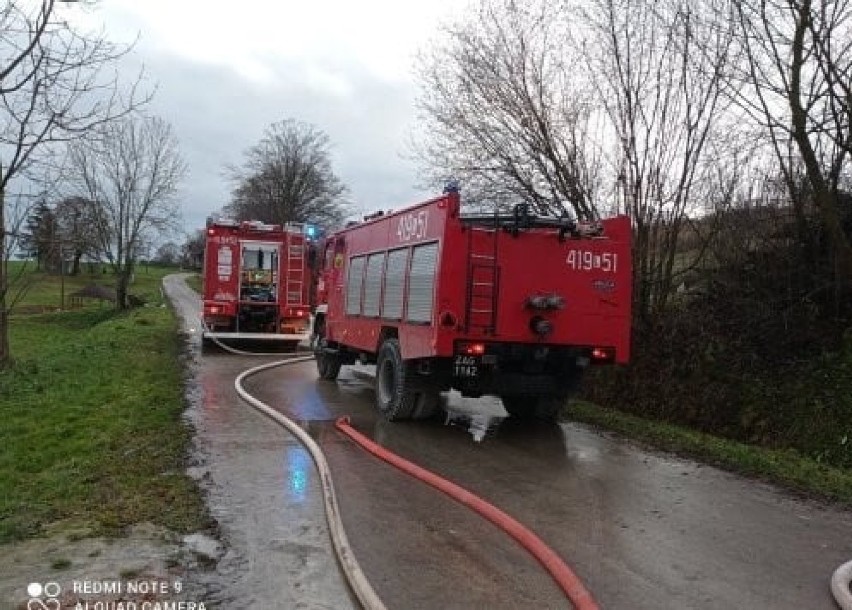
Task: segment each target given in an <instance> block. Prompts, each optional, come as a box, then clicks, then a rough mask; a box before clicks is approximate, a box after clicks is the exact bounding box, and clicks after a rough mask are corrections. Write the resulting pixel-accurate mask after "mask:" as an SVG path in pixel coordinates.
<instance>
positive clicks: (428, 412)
mask: <svg viewBox="0 0 852 610" xmlns="http://www.w3.org/2000/svg"><path fill="white" fill-rule="evenodd" d="M440 410H441V394H440V393H439V392H437V391H424V392H421V393H420V394H418V395H417V403H416V404H415V406H414V413H413V414H412V418H413V419H432V418H433V417H435V416H436V415H437V414H438V413H439V412H440Z"/></svg>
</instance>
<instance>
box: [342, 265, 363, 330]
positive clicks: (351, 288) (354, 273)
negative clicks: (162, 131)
mask: <svg viewBox="0 0 852 610" xmlns="http://www.w3.org/2000/svg"><path fill="white" fill-rule="evenodd" d="M365 261H366V259H365V258H364V257H363V256H357V257H354V258H351V259H349V276H348V278H347V281H346V314H347V315H349V316H357V315H360V314H361V286H362V284H363V282H364V263H365Z"/></svg>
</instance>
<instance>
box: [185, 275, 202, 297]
mask: <svg viewBox="0 0 852 610" xmlns="http://www.w3.org/2000/svg"><path fill="white" fill-rule="evenodd" d="M186 284H187V286H189V287H190V288H192V289H193V290H194V291H195V292H197V293H198V294H201V274H199V273H193V274H192V275H190V276H188V277H187V278H186Z"/></svg>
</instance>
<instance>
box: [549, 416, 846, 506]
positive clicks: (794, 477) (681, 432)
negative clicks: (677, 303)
mask: <svg viewBox="0 0 852 610" xmlns="http://www.w3.org/2000/svg"><path fill="white" fill-rule="evenodd" d="M562 415H563V417H565V418H567V419H571V420H573V421H579V422H583V423H586V424H591V425H593V426H596V427H599V428H603V429H606V430H611V431H613V432H615V433H616V434H619V435H621V436H624V437H627V438H630V439H633V440H636V441H639V442H642V443H645V444H647V445H650V446H652V447H654V448H657V449H662V450H663V451H669V452H673V453H676V454H678V455H682V456H687V457H693V458H697V459H699V460H701V461H704V462H708V463H710V464H712V465H714V466H718V467H720V468H724V469H726V470H732V471H734V472H738V473H741V474H745V475H748V476H752V477H756V478H759V479H762V480H766V481H769V482H772V483H776V484H778V485H781V486H783V487H786V488H788V489H791V490H793V491H796V492H798V493H804V494H807V495H811V496H813V495H816V496H819V497H821V498H824V499H829V500H834V501H840V502H843V503H845V504H852V470H850V469H842V468H834V467H831V466H826V465H825V464H821V463H819V462H817V461H816V460H813V459H810V458H806V457H803V456H802V455H800V454H799V453H797V452H795V451H793V450H774V449H766V448H763V447H755V446H753V445H746V444H744V443H738V442H735V441H731V440H727V439H723V438H719V437H716V436H711V435H709V434H704V433H702V432H697V431H695V430H691V429H688V428H683V427H680V426H674V425H671V424H666V423H662V422H656V421H651V420H647V419H642V418H640V417H636V416H635V415H629V414H627V413H622V412H621V411H616V410H614V409H607V408H604V407H598V406H596V405H592V404H590V403H587V402H582V401H572V402H569V403H568V405H567V406H566V407H565V408H564V410H563V411H562Z"/></svg>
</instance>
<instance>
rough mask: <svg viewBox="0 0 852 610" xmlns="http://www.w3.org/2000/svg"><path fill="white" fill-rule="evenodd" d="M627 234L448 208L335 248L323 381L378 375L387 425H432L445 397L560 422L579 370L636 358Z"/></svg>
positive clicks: (319, 345) (389, 220)
mask: <svg viewBox="0 0 852 610" xmlns="http://www.w3.org/2000/svg"><path fill="white" fill-rule="evenodd" d="M630 239H631V225H630V220H629V219H628V218H627V217H625V216H618V217H615V218H611V219H607V220H603V221H601V222H598V223H580V222H575V221H572V220H570V219H567V218H552V217H541V216H536V215H534V214H532V213H531V212H530V210H529V208H528V206H526V205H524V204H521V205H517V206H515V207H514V209H513V211H512V213H509V214H500V213H497V214H484V215H469V214H468V215H466V214H463V213H462V210H461V205H460V198H459V194H458V192H457V191H456V190H453V189H450V190H449V191H448V192H446V193H445V194H444V195H443V196H441V197H438V198H436V199H432V200H430V201H427V202H424V203H422V204H419V205H415V206H412V207H409V208H407V209H403V210H400V211H397V212H394V213H390V214H385V215H383V214H381V213H378V214H375V215H374V216H373V217H372V218H369V219H367V220H366V221H365V222H364V223H362V224H358V225H356V226H353V227H350V228H347V229H344V230H341V231H339V232H337V233H334V234H332V235H330V236H328V237H327V238H326V240H325V242H324V245H323V249H322V252H321V254H320V259H319V263H320V273H319V280H318V286H317V294H318V299H317V303H318V307H317V309H316V318H315V323H314V334H313V339H314V342H315V353H316V359H317V366H318V369H319V374H320V376H321V377H322V378H323V379H327V380H333V379H335V378H336V377H337V375H338V373H339V371H340V368H341V366H343V365H347V364H353V363H355V362H357V361H360V362H362V363H375V364H376V401H377V405H378V408H379V409H380V411H381V412H382V413H383V415H384V416H385V417H386V418H387V419H388V420H391V421H394V420H400V419H408V418H414V419H418V418H425V417H429V416H431V415H432V414H433V413H435V411H436V410H437V409H438V394H439V392H441V391H444V390H448V389H450V388H454V389H457V390H458V391H460V392H461V393H462V394H464V395H467V396H480V395H482V394H495V395H497V396H500V398H501V399H502V401H503V404H504V406H505V408H506V410H507V411H508V412H509V414H510V415H512V416H516V417H537V418H541V419H554V418H555V416H556V414H557V411H558V408H559V405H560V404H561V403H562V402H564V399H565V398H566V397H567V396H568V395H569V394H570V393H571V392H572V391H574V390H576V388H577V385H578V383H579V381H580V378H581V376H582V373H583V371H584V369H585V368H586V367H587V366H589V365H593V364H603V363H613V362H616V363H624V362H627V360H628V358H629V355H630V320H631V290H632V273H631V255H630Z"/></svg>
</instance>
